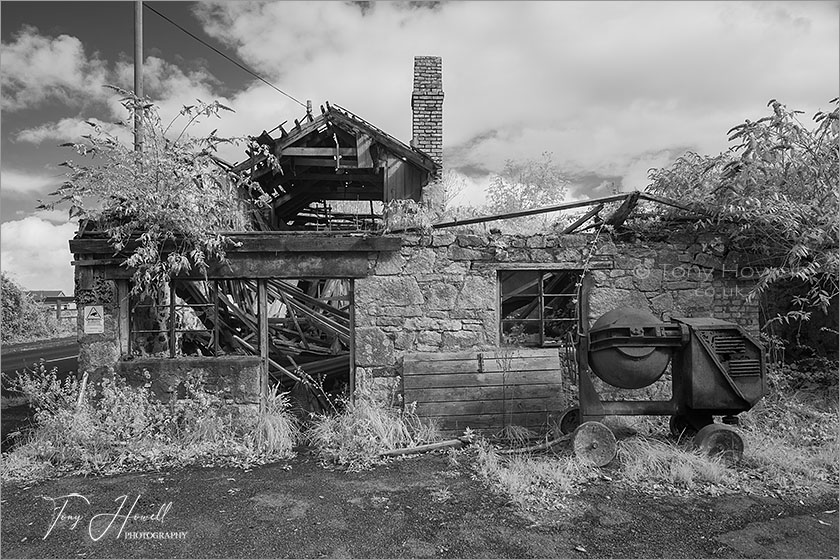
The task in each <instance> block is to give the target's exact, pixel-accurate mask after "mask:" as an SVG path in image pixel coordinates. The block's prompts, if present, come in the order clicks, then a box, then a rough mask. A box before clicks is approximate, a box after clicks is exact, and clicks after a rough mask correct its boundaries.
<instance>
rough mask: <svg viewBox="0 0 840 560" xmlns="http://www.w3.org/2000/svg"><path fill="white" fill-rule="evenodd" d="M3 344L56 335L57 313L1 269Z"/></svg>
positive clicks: (0, 291)
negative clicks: (33, 297)
mask: <svg viewBox="0 0 840 560" xmlns="http://www.w3.org/2000/svg"><path fill="white" fill-rule="evenodd" d="M0 294H1V295H2V300H3V309H2V312H3V315H2V323H3V324H2V329H0V331H2V341H3V344H10V343H15V342H30V341H34V340H43V339H46V338H50V337H53V336H55V335H56V332H57V330H56V320H55V313H53V312H52V311H51V310H47V309H45V308H44V307H42V306H40V305H38V304H37V303H35V301H34V300H33V299H32V297H31V296H30V295H29V294H28V293H26V292H25V291H24V290H23V289H22V288H21V287H20V286H19V285H18V284H17V282H15V281H14V280H12V279H11V278H9V277H8V276H6V273H5V272H0Z"/></svg>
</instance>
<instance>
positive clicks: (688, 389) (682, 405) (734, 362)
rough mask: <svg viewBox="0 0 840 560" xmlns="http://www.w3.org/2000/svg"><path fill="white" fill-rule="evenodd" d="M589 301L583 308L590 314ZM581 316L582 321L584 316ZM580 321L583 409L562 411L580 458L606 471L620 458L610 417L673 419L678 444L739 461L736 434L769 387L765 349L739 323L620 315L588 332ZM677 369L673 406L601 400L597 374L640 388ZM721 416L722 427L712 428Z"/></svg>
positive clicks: (642, 313) (602, 320)
mask: <svg viewBox="0 0 840 560" xmlns="http://www.w3.org/2000/svg"><path fill="white" fill-rule="evenodd" d="M587 303H588V302H581V306H582V309H588V304H587ZM582 316H583V314H582ZM587 327H588V322H587V321H585V320H581V323H580V333H579V339H578V343H577V362H578V375H577V383H578V390H579V400H580V406H579V408H577V407H576V408H571V409H567V410H566V411H564V413H563V414H562V415H561V418H560V430H561V431H562V432H563V433H566V434H572V433H573V434H574V435H573V446H574V450H575V453H576V454H577V455H578V456H579V457H581V458H582V459H584V460H585V461H586V462H588V463H591V464H595V465H598V466H603V465H606V464H607V463H609V462H610V461H611V460H612V459H613V457H614V456H615V452H616V443H615V436H614V434H613V433H612V431H611V430H610V429H609V428H608V427H607V426H605V425H604V424H602V423H601V420H603V418H604V417H605V416H614V415H618V416H635V415H670V417H671V418H670V430H671V432H672V434H673V435H674V436H676V437H686V436H693V437H694V443H695V445H696V446H697V447H698V448H700V449H701V450H703V451H704V452H705V453H707V454H709V455H719V456H722V457H723V458H724V459H725V460H726V461H728V462H737V461H738V460H740V458H741V456H742V454H743V450H744V443H743V439H742V438H741V436H740V435H739V434H738V432H737V431H736V430H735V429H734V428H733V426H735V425H737V423H738V419H737V414H739V413H740V412H744V411H746V410H749V409H750V408H751V407H752V406H753V405H754V404H755V403H757V402H758V401H759V400H760V399H761V397H762V396H763V395H764V392H765V388H766V381H765V364H764V352H763V351H762V347H761V345H760V344H759V343H758V342H757V341H756V340H755V339H754V338H753V337H752V336H750V335H749V333H747V332H746V331H745V330H744V329H742V328H741V327H739V326H738V325H736V324H734V323H730V322H727V321H721V320H719V319H713V318H707V317H702V318H674V319H671V320H670V321H662V320H659V319H657V318H656V317H655V316H653V315H652V314H651V313H649V312H647V311H642V310H639V309H632V308H619V309H615V310H613V311H609V312H607V313H605V314H604V315H602V316H601V317H600V318H599V319H598V320H597V321H595V323H594V324H593V325H592V328H591V329H588V328H587ZM669 364H670V365H671V389H672V394H671V398H670V400H667V401H657V400H620V401H616V400H614V401H605V400H602V399H601V398H600V396H599V394H598V391H597V389H596V386H595V383H594V380H593V378H592V375H593V374H594V375H596V376H597V377H598V378H600V379H601V380H602V381H604V382H605V383H607V384H608V385H611V386H613V387H618V388H621V389H630V390H633V389H641V388H644V387H648V386H650V385H652V384H653V383H654V382H656V381H657V380H658V379H660V378H661V377H662V375H663V374H664V373H665V372H666V370H667V369H668V365H669ZM715 416H722V423H714V421H713V420H714V417H715Z"/></svg>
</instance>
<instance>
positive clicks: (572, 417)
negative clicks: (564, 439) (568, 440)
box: [558, 407, 580, 435]
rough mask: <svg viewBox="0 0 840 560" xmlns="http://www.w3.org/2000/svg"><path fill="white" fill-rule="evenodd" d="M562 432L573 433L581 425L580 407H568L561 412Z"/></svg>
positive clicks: (560, 424) (560, 423) (564, 433)
mask: <svg viewBox="0 0 840 560" xmlns="http://www.w3.org/2000/svg"><path fill="white" fill-rule="evenodd" d="M558 424H559V426H560V433H561V434H563V435H567V434H571V433H572V432H574V431H575V430H577V428H578V426H580V409H579V408H577V407H572V408H567V409H566V410H564V411H563V412H561V413H560V421H559V422H558Z"/></svg>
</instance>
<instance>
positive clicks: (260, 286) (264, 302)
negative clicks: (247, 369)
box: [257, 278, 268, 412]
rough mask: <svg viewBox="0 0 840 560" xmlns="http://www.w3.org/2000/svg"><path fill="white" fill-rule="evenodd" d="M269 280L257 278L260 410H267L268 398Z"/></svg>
mask: <svg viewBox="0 0 840 560" xmlns="http://www.w3.org/2000/svg"><path fill="white" fill-rule="evenodd" d="M266 282H267V280H266V279H265V278H260V279H258V280H257V299H258V303H257V307H258V310H259V311H258V315H259V331H260V333H259V336H260V412H265V410H266V401H267V399H268V290H267V288H266Z"/></svg>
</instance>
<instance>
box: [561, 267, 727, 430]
mask: <svg viewBox="0 0 840 560" xmlns="http://www.w3.org/2000/svg"><path fill="white" fill-rule="evenodd" d="M591 286H592V278H591V277H590V275H589V274H584V275H583V277H582V278H581V289H580V296H579V298H578V320H579V325H578V326H579V332H578V340H577V341H576V344H575V348H576V355H577V356H576V357H577V360H576V361H577V366H578V371H577V385H578V393H579V394H578V399H579V407H576V408H569V409H566V411H564V412H563V414H562V415H561V417H560V430H561V431H562V432H563V433H572V432H575V431H576V429H577V428H578V427H579V426H582V425H584V424H587V423H589V424H592V423H598V424H600V421H601V420H603V418H604V417H605V416H636V415H670V430H671V432H672V434H673V435H675V436H682V435H694V434H695V433H698V434H699V441H701V442H702V441H704V440H710V439H711V440H714V441H715V442H717V441H718V440H719V439H720V437H724V438H727V439H728V440H732V441H729V442H727V445H730V444H733V445H734V444H738V443H739V442H738V441H735V440H738V439H740V438H738V437H737V436H736V435H733V434H730V433H724V434H722V436H721V434H720V431H721V424H714V420H713V412H714V413H715V414H719V415H722V416H723V422H724V424H737V417H736V416H734V414H737V413H738V412H740V411H743V409H737V410H735V409H733V410H726V409H720V410H715V411H709V410H693V409H691V408H689V407H688V406H687V403H688V399H687V396H688V391H689V390H690V388H689V386H688V385H689V381H688V380H687V379H686V378H685V376H683V375H672V376H671V389H672V393H671V398H670V400H667V401H663V400H647V401H645V400H641V401H635V400H633V401H627V400H621V401H610V400H602V399H601V397H600V395H599V393H598V390H597V389H596V387H595V383H594V381H593V376H594V375H595V372H594V371H593V369H592V367H591V365H590V356H589V353H590V349H591V348H593V347H595V346H596V345H597V344H599V343H603V344H605V345H609V344H611V343H615V341H616V340H620V341H621V344H622V345H630V346H637V347H644V346H647V345H649V344H650V342H651V341H654V340H655V342H656V344H657V345H658V346H664V347H672V348H680V347H683V346H685V345H686V344H687V343H688V342H689V340H690V337H691V336H692V335H691V332H690V327H689V325H687V324H685V323H683V322H679V321H676V322H673V323H665V322H659V323H656V324H651V325H639V326H638V328H633V329H631V331H630V333H629V336H626V337H623V338H618V339H616V338H612V339H603V340H597V341H594V342H593V340H592V338H591V336H590V327H589V310H590V308H589V294H590V289H591ZM728 427H729V426H723V427H722V428H728ZM604 429H607V428H606V427H604ZM607 430H608V429H607ZM709 434H712V436H711V438H710V437H709ZM603 436H604V434H603V430H601V432H600V433H598V434H596V436H595V437H594V440H595V441H599V439H600V444H601V445H603V443H604V442H603ZM586 439H588V440H590V441H591V440H592V439H593V438H586ZM697 442H698V440H697V438H695V443H697ZM733 442H734V443H733Z"/></svg>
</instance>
